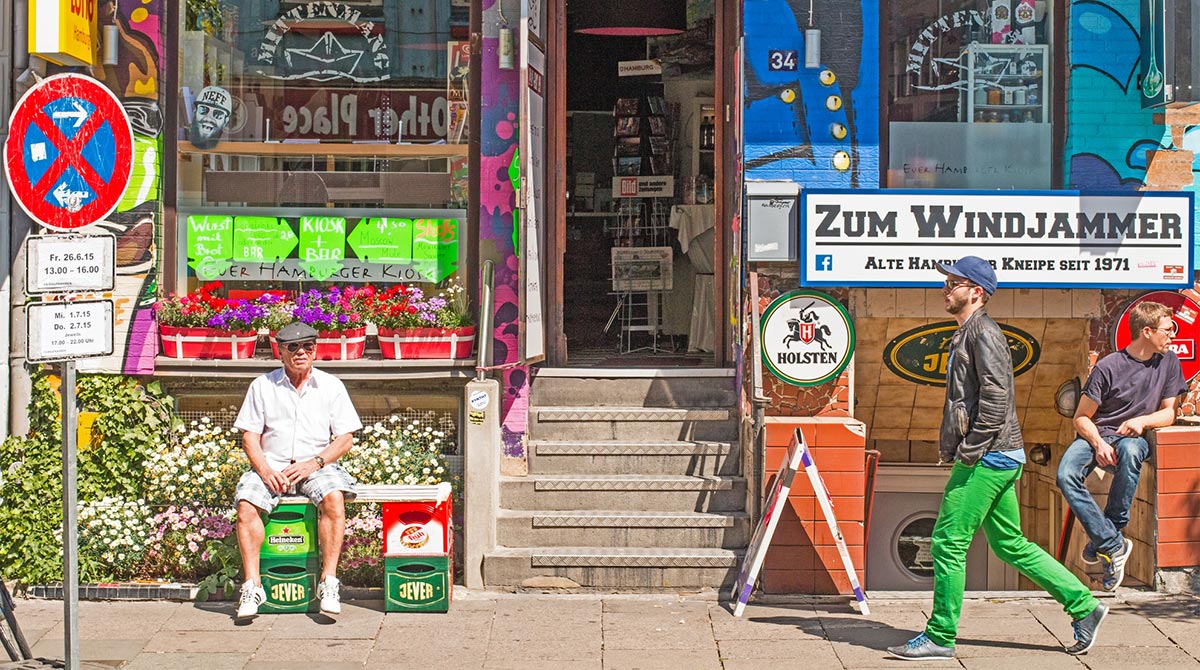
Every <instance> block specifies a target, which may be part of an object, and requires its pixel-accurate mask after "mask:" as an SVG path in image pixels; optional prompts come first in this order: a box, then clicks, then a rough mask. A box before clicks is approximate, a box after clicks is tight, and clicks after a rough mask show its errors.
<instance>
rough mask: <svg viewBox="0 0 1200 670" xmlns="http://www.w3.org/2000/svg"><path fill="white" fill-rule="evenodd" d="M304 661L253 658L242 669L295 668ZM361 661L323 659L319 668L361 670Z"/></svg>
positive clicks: (280, 669) (294, 669) (269, 669)
mask: <svg viewBox="0 0 1200 670" xmlns="http://www.w3.org/2000/svg"><path fill="white" fill-rule="evenodd" d="M305 664H306V661H304V660H294V661H259V660H253V661H250V662H249V663H247V664H246V667H245V668H244V669H243V670H296V668H297V667H298V666H299V667H304V666H305ZM362 667H363V664H362V663H351V662H346V661H334V662H330V661H325V660H322V661H321V663H320V668H321V670H362Z"/></svg>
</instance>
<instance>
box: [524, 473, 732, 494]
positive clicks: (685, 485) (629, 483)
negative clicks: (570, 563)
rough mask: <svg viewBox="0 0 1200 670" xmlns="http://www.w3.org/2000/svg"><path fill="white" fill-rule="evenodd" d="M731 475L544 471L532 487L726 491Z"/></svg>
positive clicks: (538, 489)
mask: <svg viewBox="0 0 1200 670" xmlns="http://www.w3.org/2000/svg"><path fill="white" fill-rule="evenodd" d="M734 479H735V478H733V477H694V476H689V475H544V476H535V477H533V488H534V490H535V491H729V490H731V489H733V483H734Z"/></svg>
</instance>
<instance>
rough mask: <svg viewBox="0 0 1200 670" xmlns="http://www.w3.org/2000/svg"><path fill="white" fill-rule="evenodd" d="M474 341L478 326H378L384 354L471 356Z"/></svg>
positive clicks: (395, 356) (398, 357)
mask: <svg viewBox="0 0 1200 670" xmlns="http://www.w3.org/2000/svg"><path fill="white" fill-rule="evenodd" d="M474 344H475V326H466V327H463V328H380V329H379V352H380V353H381V354H383V357H384V358H396V359H401V360H403V359H406V358H468V357H470V356H471V349H472V348H473V346H474Z"/></svg>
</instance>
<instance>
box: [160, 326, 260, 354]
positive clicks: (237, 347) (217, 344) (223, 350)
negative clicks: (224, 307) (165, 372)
mask: <svg viewBox="0 0 1200 670" xmlns="http://www.w3.org/2000/svg"><path fill="white" fill-rule="evenodd" d="M158 333H159V336H160V337H162V348H163V356H166V357H167V358H219V359H230V360H232V359H238V358H253V357H254V346H255V345H256V344H258V333H256V332H255V331H253V330H247V331H242V332H230V331H227V330H217V329H216V328H187V327H183V326H164V325H160V326H159V327H158Z"/></svg>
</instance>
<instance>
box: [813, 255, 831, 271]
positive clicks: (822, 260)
mask: <svg viewBox="0 0 1200 670" xmlns="http://www.w3.org/2000/svg"><path fill="white" fill-rule="evenodd" d="M832 269H833V256H832V255H830V254H817V270H823V271H826V272H828V271H830V270H832Z"/></svg>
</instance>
